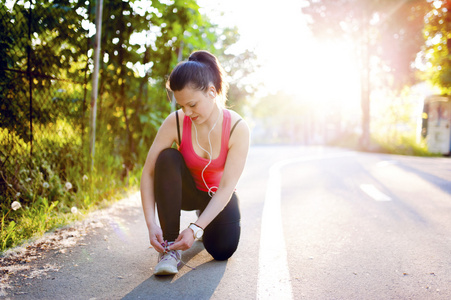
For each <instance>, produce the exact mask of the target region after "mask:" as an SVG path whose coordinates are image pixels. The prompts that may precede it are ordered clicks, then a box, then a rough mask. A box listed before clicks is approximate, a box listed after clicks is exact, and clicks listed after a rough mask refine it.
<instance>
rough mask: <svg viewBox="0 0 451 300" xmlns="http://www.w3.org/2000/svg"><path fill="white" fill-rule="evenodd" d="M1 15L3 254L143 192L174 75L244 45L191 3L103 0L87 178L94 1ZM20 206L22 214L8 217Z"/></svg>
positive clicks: (10, 7) (3, 8)
mask: <svg viewBox="0 0 451 300" xmlns="http://www.w3.org/2000/svg"><path fill="white" fill-rule="evenodd" d="M149 3H151V5H149ZM0 15H1V16H2V18H1V21H0V22H1V23H0V24H1V26H2V28H4V30H2V31H1V32H0V70H1V72H0V99H1V104H0V165H1V171H0V175H1V176H0V189H1V193H0V213H1V216H2V218H1V241H2V245H0V246H1V248H0V251H1V250H4V249H6V248H8V247H12V246H14V245H17V244H18V243H20V242H21V241H23V240H26V239H28V238H30V237H33V236H36V235H40V234H42V233H44V232H45V231H47V230H51V229H52V228H55V227H58V226H61V225H62V224H66V223H67V222H70V221H73V220H74V219H76V218H78V217H80V216H82V215H83V214H84V213H86V212H88V211H90V210H92V209H96V208H99V207H102V206H103V205H106V204H107V203H109V201H110V200H113V199H115V198H116V197H118V196H119V197H120V195H123V191H124V190H125V191H127V190H128V189H132V190H133V189H135V188H136V186H138V185H139V178H140V175H141V174H140V173H141V166H142V164H143V163H144V161H145V158H146V155H147V151H148V149H149V147H150V145H151V143H152V141H153V139H154V137H155V135H156V132H157V130H158V128H159V126H160V124H161V123H162V122H163V120H164V118H165V117H166V116H167V114H168V113H169V112H170V109H171V107H170V103H169V102H168V101H167V100H166V99H167V97H166V91H165V80H166V77H167V76H168V75H169V73H170V71H171V70H172V68H173V67H174V66H175V65H176V64H177V63H178V62H179V61H180V60H181V59H186V58H187V57H188V55H189V54H190V53H191V52H192V51H194V50H198V49H206V50H209V51H211V52H213V53H215V54H216V55H218V56H219V57H220V56H221V55H223V54H224V53H225V51H226V50H227V48H228V47H229V46H230V45H232V44H233V43H235V42H236V40H237V38H238V34H237V33H236V29H220V28H218V27H217V26H215V25H212V24H210V22H209V20H208V19H207V18H205V17H204V16H202V15H201V14H200V13H199V6H198V5H197V3H196V1H194V0H188V1H186V0H184V1H179V0H175V1H164V2H160V1H151V2H149V1H139V0H130V1H115V0H104V6H103V22H102V26H103V27H102V37H101V68H100V82H99V98H98V105H97V107H98V111H97V113H98V115H97V123H96V129H97V134H96V136H97V139H96V153H95V157H94V161H95V165H94V169H93V170H92V171H91V170H90V161H91V158H90V157H89V152H88V145H89V141H88V131H89V126H88V116H89V114H90V110H89V105H88V102H89V100H87V99H88V95H89V88H90V82H91V79H90V78H89V77H90V71H91V70H92V59H91V55H92V52H93V51H92V45H93V43H92V40H93V34H94V33H93V32H92V28H93V26H94V19H95V1H84V0H53V1H33V3H32V4H31V5H29V3H28V2H27V1H25V3H23V2H21V1H7V3H4V2H1V3H0ZM219 37H221V38H219ZM223 37H225V38H223ZM227 57H228V58H230V60H233V58H234V56H227ZM250 59H252V54H251V53H246V54H244V55H243V56H242V58H237V60H241V61H243V62H244V61H246V62H247V63H249V61H250ZM239 67H240V66H239V63H236V64H234V65H233V66H231V69H230V71H231V73H234V68H239ZM247 70H251V69H250V67H249V68H247ZM235 78H238V77H235ZM235 86H236V87H237V88H236V90H234V92H235V94H234V95H237V96H234V97H233V98H234V99H235V101H236V103H238V102H239V101H244V100H245V98H244V97H245V95H249V92H247V94H241V93H240V91H239V88H240V87H238V83H236V85H235ZM238 99H239V100H238ZM30 120H31V122H30ZM13 201H17V202H20V203H21V204H22V208H21V209H19V210H17V211H11V204H12V203H13ZM73 208H77V211H78V213H76V214H74V213H73V212H72V211H73Z"/></svg>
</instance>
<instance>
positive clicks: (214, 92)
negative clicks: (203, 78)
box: [208, 85, 216, 98]
mask: <svg viewBox="0 0 451 300" xmlns="http://www.w3.org/2000/svg"><path fill="white" fill-rule="evenodd" d="M208 94H209V95H210V96H211V97H212V98H216V89H215V87H214V86H212V85H211V86H210V87H209V88H208Z"/></svg>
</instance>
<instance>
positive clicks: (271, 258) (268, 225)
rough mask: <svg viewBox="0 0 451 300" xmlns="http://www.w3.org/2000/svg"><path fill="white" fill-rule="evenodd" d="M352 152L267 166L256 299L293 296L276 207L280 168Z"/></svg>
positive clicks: (280, 219)
mask: <svg viewBox="0 0 451 300" xmlns="http://www.w3.org/2000/svg"><path fill="white" fill-rule="evenodd" d="M353 155H355V153H353V152H339V153H331V154H322V155H321V154H320V155H315V156H308V157H299V158H294V159H287V160H283V161H280V162H278V163H276V164H274V165H272V166H271V168H270V169H269V178H268V185H267V190H266V198H265V204H264V207H263V213H262V225H261V236H260V252H259V269H258V283H257V299H284V300H291V299H293V292H292V289H291V282H290V273H289V269H288V263H287V250H286V246H285V239H284V235H283V227H282V215H281V210H280V198H281V196H280V194H281V189H280V170H281V169H282V167H284V166H287V165H290V164H294V163H300V162H308V161H314V160H322V159H328V158H337V157H345V156H353Z"/></svg>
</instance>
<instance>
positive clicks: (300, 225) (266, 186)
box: [0, 146, 451, 299]
mask: <svg viewBox="0 0 451 300" xmlns="http://www.w3.org/2000/svg"><path fill="white" fill-rule="evenodd" d="M237 192H238V194H239V196H240V206H241V211H242V238H241V241H240V245H239V248H238V250H237V252H236V253H235V254H234V256H233V257H232V258H231V259H229V260H228V261H226V262H217V261H213V260H212V258H211V257H210V256H209V254H208V253H207V252H206V251H205V250H204V248H203V245H202V243H201V242H196V243H195V245H194V246H193V248H191V249H190V250H188V251H186V252H184V254H183V260H184V261H185V262H186V263H187V264H188V265H189V266H191V267H194V268H195V269H194V270H193V269H191V268H189V267H187V266H184V267H182V268H181V269H180V272H179V274H177V275H176V276H169V277H156V276H154V275H153V272H152V268H153V267H154V266H155V264H156V261H157V254H156V252H155V251H154V250H153V249H149V244H148V237H147V231H146V227H145V224H144V218H143V215H142V212H141V210H140V202H139V195H138V194H135V195H133V196H131V197H130V198H129V199H125V200H124V201H122V202H120V203H118V205H116V206H115V207H114V209H111V210H109V211H107V212H104V213H102V214H101V215H98V216H96V217H94V219H93V220H92V221H91V223H89V224H90V227H89V230H85V231H84V233H83V234H73V236H70V235H69V236H67V235H66V239H69V240H70V239H71V238H74V237H78V239H76V240H75V239H74V241H75V242H74V243H66V244H64V243H63V244H62V245H61V246H59V247H56V248H55V249H53V250H49V251H46V252H44V253H43V254H42V255H41V257H40V258H39V259H35V260H33V261H31V262H30V265H31V266H32V267H31V269H29V270H28V273H20V272H17V273H16V274H15V275H16V276H15V277H14V276H11V278H10V279H11V283H10V288H9V289H6V290H5V291H4V293H3V296H0V298H5V299H8V298H9V299H451V234H450V232H451V159H450V158H418V157H405V156H394V155H383V154H372V153H359V152H352V151H347V150H342V149H332V148H321V147H294V146H293V147H287V146H285V147H284V146H267V147H257V146H255V147H252V148H251V152H250V154H249V160H248V164H247V166H246V170H245V173H244V174H243V177H242V179H241V181H240V183H239V186H238V188H237ZM193 219H195V215H194V213H192V212H188V213H183V214H182V225H184V226H187V225H188V224H189V222H191V221H192V220H193ZM33 271H41V275H40V276H31V275H30V272H33ZM27 274H28V275H27ZM19 277H20V278H19Z"/></svg>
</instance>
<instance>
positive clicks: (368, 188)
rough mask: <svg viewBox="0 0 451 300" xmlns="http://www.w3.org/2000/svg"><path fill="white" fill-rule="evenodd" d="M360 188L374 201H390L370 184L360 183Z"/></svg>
mask: <svg viewBox="0 0 451 300" xmlns="http://www.w3.org/2000/svg"><path fill="white" fill-rule="evenodd" d="M360 189H361V190H362V191H364V192H365V193H366V194H367V195H368V196H370V197H371V198H373V199H374V200H376V201H391V198H390V197H389V196H387V195H385V194H384V193H382V192H381V191H379V190H378V189H377V188H376V187H375V186H374V185H372V184H361V185H360Z"/></svg>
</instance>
